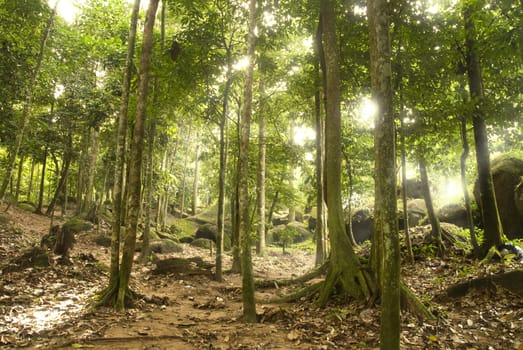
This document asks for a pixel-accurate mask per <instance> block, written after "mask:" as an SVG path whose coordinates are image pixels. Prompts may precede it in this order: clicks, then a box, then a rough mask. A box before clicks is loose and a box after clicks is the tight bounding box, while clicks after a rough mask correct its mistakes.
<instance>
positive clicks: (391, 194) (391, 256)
mask: <svg viewBox="0 0 523 350" xmlns="http://www.w3.org/2000/svg"><path fill="white" fill-rule="evenodd" d="M367 14H368V18H369V37H370V53H371V54H370V58H371V69H370V71H371V78H372V79H371V80H372V95H373V99H374V101H375V103H376V104H377V113H376V116H375V122H374V125H375V126H374V154H375V158H374V161H375V164H374V174H376V176H375V187H374V188H375V190H374V196H375V197H374V232H373V234H374V236H373V242H372V244H373V247H372V252H373V255H372V257H371V258H372V259H373V263H372V266H373V268H374V269H375V270H374V272H375V273H376V277H377V280H378V281H379V286H380V289H381V327H380V347H381V349H399V348H400V250H399V237H398V222H397V214H396V207H397V199H396V147H395V146H396V140H395V127H394V113H393V106H392V67H391V48H390V35H389V30H390V29H389V28H390V24H389V14H388V4H387V2H386V1H385V0H369V1H368V2H367ZM375 244H376V246H374V245H375Z"/></svg>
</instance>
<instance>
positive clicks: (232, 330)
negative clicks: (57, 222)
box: [0, 208, 523, 350]
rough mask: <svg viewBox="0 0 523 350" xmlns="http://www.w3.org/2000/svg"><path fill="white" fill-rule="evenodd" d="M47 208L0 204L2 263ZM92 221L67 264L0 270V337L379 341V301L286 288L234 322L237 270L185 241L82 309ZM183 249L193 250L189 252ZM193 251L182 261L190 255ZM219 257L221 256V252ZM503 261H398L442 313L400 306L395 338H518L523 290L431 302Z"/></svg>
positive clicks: (192, 344) (346, 345) (317, 345)
mask: <svg viewBox="0 0 523 350" xmlns="http://www.w3.org/2000/svg"><path fill="white" fill-rule="evenodd" d="M48 227H49V220H48V219H47V218H45V217H41V216H35V215H34V214H30V213H27V212H23V211H20V210H18V209H16V208H15V209H10V212H9V213H7V214H0V259H1V260H0V266H6V265H5V263H6V262H8V261H9V260H10V259H11V258H13V257H15V256H18V255H19V254H20V252H22V251H23V249H24V248H26V247H28V246H30V245H31V244H35V243H37V242H38V238H39V237H40V236H41V235H43V234H44V233H46V232H47V230H48ZM104 230H108V227H106V226H103V225H102V226H101V227H100V228H97V229H95V230H92V231H90V232H82V233H80V234H79V235H78V236H77V240H78V242H77V244H76V246H75V247H74V249H73V252H72V261H73V264H72V265H65V266H62V265H57V264H52V265H51V266H48V267H44V268H29V269H21V270H12V271H7V270H6V269H5V268H4V271H2V277H1V280H0V345H1V346H3V348H6V349H11V348H20V347H27V348H31V349H68V348H89V349H111V350H115V349H151V350H152V349H182V350H183V349H378V348H379V344H378V338H379V308H376V307H371V306H369V305H366V304H365V303H354V302H350V303H339V304H332V305H329V306H328V307H326V308H323V309H318V308H317V307H316V306H315V305H314V304H311V303H309V302H306V301H302V302H298V303H294V304H272V303H270V302H269V300H270V299H271V298H273V297H275V296H278V295H284V294H286V293H288V292H289V291H290V290H289V289H286V288H276V287H275V288H270V289H264V290H258V291H257V294H256V297H257V300H258V305H257V311H258V314H259V316H260V323H257V324H244V323H242V322H241V307H242V306H241V288H240V283H241V281H240V276H239V275H234V274H226V275H225V280H224V282H221V283H218V282H215V281H213V280H212V276H211V274H210V273H209V271H210V272H212V269H210V270H209V269H201V268H199V267H198V266H197V264H196V263H195V262H194V261H198V260H195V259H196V257H200V258H201V260H202V261H203V262H204V263H209V264H212V263H213V260H214V257H211V256H209V251H207V250H203V249H199V248H194V247H192V246H189V245H183V248H184V251H183V253H177V254H164V255H159V256H158V258H159V259H162V260H165V259H177V258H180V259H189V260H184V261H186V262H188V263H187V265H185V266H186V268H184V269H183V270H178V271H175V272H172V273H169V274H157V273H155V264H149V265H147V266H143V265H135V266H134V271H133V280H132V288H133V289H134V290H136V291H137V292H139V293H141V294H142V295H144V296H145V299H144V300H141V301H140V302H139V303H138V304H137V305H136V307H135V308H133V309H130V310H128V311H127V312H125V313H123V314H120V313H115V312H114V311H112V310H111V309H106V308H104V309H96V310H94V311H93V310H90V309H89V307H88V303H89V302H90V301H92V300H93V296H94V295H95V294H96V292H97V291H100V290H101V289H102V288H103V287H104V286H105V283H106V282H107V266H108V263H109V252H108V249H107V248H104V247H100V246H97V245H96V244H95V243H94V242H95V238H96V236H97V235H99V234H100V233H101V232H104ZM191 259H192V260H191ZM190 261H192V262H190ZM312 262H313V254H312V253H310V252H309V253H307V252H303V251H297V250H291V254H282V252H281V250H280V249H277V248H274V249H271V250H270V251H269V254H268V256H267V257H264V258H259V257H255V258H254V266H255V268H254V272H255V275H256V278H259V279H266V278H288V277H293V276H299V275H302V274H304V273H306V272H308V271H309V270H310V269H311V268H312ZM224 264H225V268H226V269H227V268H228V267H229V266H230V256H226V257H225V261H224ZM517 267H520V265H516V264H514V265H513V266H512V265H511V266H508V265H507V266H501V265H488V266H478V264H477V263H476V262H473V261H468V260H466V259H465V258H463V257H451V258H449V259H447V260H439V259H433V258H430V259H421V260H420V261H418V262H417V263H416V265H414V266H407V267H404V268H403V270H402V273H403V276H404V278H405V280H406V282H407V283H408V284H409V285H410V286H411V287H412V289H413V290H414V291H415V292H416V293H417V295H419V296H421V298H422V300H424V301H425V303H426V304H427V305H428V306H429V307H430V308H431V309H432V310H433V311H434V312H435V313H436V314H437V315H438V316H439V317H440V318H439V319H438V320H437V321H431V322H426V321H423V320H419V319H417V318H415V317H414V316H412V315H411V314H410V313H408V312H405V313H403V315H402V335H401V341H402V349H467V350H470V349H488V350H490V349H495V350H502V349H503V350H504V349H514V350H521V349H523V346H522V345H521V343H522V341H523V334H522V332H521V329H522V327H523V310H522V309H521V307H522V306H523V302H522V301H521V298H519V297H517V296H514V295H511V294H510V293H508V292H506V291H504V290H502V289H498V290H494V291H492V290H490V291H487V292H473V293H472V294H471V295H468V296H466V297H464V298H461V299H457V300H452V301H447V302H445V303H437V302H436V301H435V300H436V297H437V296H438V295H439V294H440V293H441V291H443V290H444V288H445V287H446V286H447V285H449V284H450V283H452V282H453V281H456V280H461V279H465V278H467V276H471V275H473V274H474V275H477V274H481V273H494V272H496V271H499V270H500V269H509V268H517Z"/></svg>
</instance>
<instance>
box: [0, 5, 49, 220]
mask: <svg viewBox="0 0 523 350" xmlns="http://www.w3.org/2000/svg"><path fill="white" fill-rule="evenodd" d="M58 3H59V1H58V0H57V1H56V2H55V6H54V9H53V11H52V12H51V16H50V17H49V20H48V21H47V26H46V28H45V31H44V36H43V37H42V41H41V42H40V51H39V53H38V59H37V61H36V66H35V69H34V70H33V72H32V75H31V80H30V81H29V83H28V85H27V86H26V89H27V93H26V96H25V101H24V106H23V110H22V116H21V120H20V125H19V127H18V130H17V133H16V138H15V142H14V145H13V147H12V149H11V150H10V152H9V159H8V162H7V164H8V168H7V170H6V172H5V175H4V178H3V180H2V183H1V184H0V202H1V201H3V200H4V197H5V192H6V189H7V186H8V185H9V182H10V181H11V177H12V176H13V171H14V169H15V167H16V159H17V158H18V153H19V152H20V147H21V146H22V143H23V141H24V137H25V129H26V128H27V124H28V122H29V115H30V114H31V108H32V104H33V98H34V92H35V86H36V81H37V79H38V75H39V74H40V69H41V67H42V63H43V61H44V54H45V47H46V45H47V39H48V38H49V35H50V34H51V29H52V27H53V24H54V18H55V16H56V10H57V8H58ZM41 211H42V208H41V207H40V212H41Z"/></svg>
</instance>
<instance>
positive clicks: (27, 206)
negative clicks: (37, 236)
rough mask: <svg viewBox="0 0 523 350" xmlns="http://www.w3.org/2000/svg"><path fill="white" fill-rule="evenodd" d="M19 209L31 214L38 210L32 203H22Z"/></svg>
mask: <svg viewBox="0 0 523 350" xmlns="http://www.w3.org/2000/svg"><path fill="white" fill-rule="evenodd" d="M18 208H20V209H22V210H25V211H30V212H34V211H35V210H36V206H35V205H34V204H33V203H30V202H20V203H18Z"/></svg>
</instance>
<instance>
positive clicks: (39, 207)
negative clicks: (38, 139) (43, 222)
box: [35, 145, 49, 214]
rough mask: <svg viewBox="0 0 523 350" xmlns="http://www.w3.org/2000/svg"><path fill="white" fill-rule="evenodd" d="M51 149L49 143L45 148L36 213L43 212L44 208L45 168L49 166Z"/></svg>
mask: <svg viewBox="0 0 523 350" xmlns="http://www.w3.org/2000/svg"><path fill="white" fill-rule="evenodd" d="M48 151H49V148H48V147H47V145H46V146H45V149H44V159H43V161H42V173H41V175H40V190H39V191H38V204H37V206H36V210H35V213H36V214H42V208H43V205H44V185H45V170H46V167H47V153H48Z"/></svg>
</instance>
